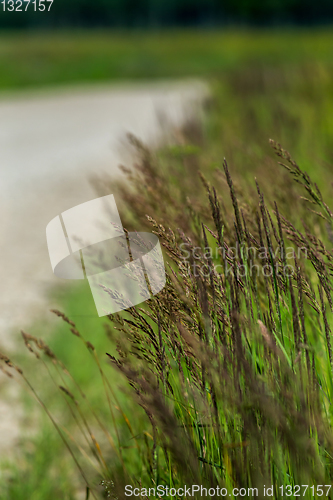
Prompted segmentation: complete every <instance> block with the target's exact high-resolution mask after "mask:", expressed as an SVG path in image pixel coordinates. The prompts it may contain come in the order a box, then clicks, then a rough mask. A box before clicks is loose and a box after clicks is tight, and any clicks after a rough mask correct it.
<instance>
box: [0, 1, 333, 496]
mask: <svg viewBox="0 0 333 500" xmlns="http://www.w3.org/2000/svg"><path fill="white" fill-rule="evenodd" d="M44 7H45V8H44ZM21 9H22V10H21ZM332 25H333V3H332V1H331V0H317V1H315V2H314V1H312V0H302V1H301V0H239V1H237V2H235V1H234V0H94V1H89V0H54V2H53V3H52V5H51V2H47V1H45V2H44V1H43V0H36V1H35V2H28V1H26V2H21V1H17V2H13V1H12V0H4V1H3V2H1V3H0V171H1V174H0V193H1V201H0V208H1V211H0V230H1V243H0V257H1V264H0V266H1V267H0V271H1V284H0V306H1V315H0V327H1V331H0V350H1V349H4V350H6V352H11V353H15V355H16V357H17V360H18V362H19V363H21V366H23V367H24V369H25V371H26V372H27V373H28V374H29V376H31V378H32V380H34V379H35V381H36V380H37V384H38V386H39V388H40V390H41V391H42V393H43V394H44V396H45V399H46V401H48V402H49V404H50V405H52V404H54V408H55V409H56V412H59V413H61V412H62V413H63V415H65V417H64V418H65V419H66V418H67V417H66V415H67V414H66V410H65V409H64V405H63V406H61V404H59V403H54V402H53V400H52V397H51V396H52V394H51V393H52V391H49V386H48V385H47V383H45V385H44V381H42V379H41V378H40V376H39V372H35V371H34V369H33V368H32V367H31V359H30V358H29V360H30V361H29V360H28V359H27V355H26V354H23V353H22V349H21V342H20V341H19V330H20V328H24V329H27V328H28V329H30V330H31V331H32V332H33V333H34V334H36V335H40V336H44V338H46V339H47V340H48V341H49V343H50V345H51V347H52V349H54V351H55V352H56V353H57V355H58V356H59V357H60V358H62V359H64V360H66V363H67V365H68V366H69V367H70V369H71V370H72V373H74V374H75V376H76V378H77V379H78V380H79V382H80V383H81V385H82V387H83V388H84V390H85V392H86V393H87V394H88V395H91V397H92V399H93V401H94V404H95V405H96V406H97V407H98V406H99V404H100V401H101V399H102V398H103V393H102V391H101V389H100V388H97V387H96V379H94V378H93V377H92V375H91V373H92V372H91V371H90V369H92V368H91V366H90V365H89V363H88V364H86V361H85V358H84V356H85V353H84V352H83V351H80V350H79V349H78V348H77V344H76V339H73V338H68V332H67V330H66V328H65V327H64V326H59V323H58V321H57V318H55V317H53V316H52V315H50V314H49V312H48V310H49V309H50V308H52V307H54V306H56V305H59V307H61V308H62V310H63V311H64V312H65V313H66V314H67V315H68V316H69V317H71V318H74V319H75V322H76V324H77V325H78V328H79V329H80V331H81V332H82V334H83V335H84V336H85V337H86V338H87V339H91V340H92V341H94V344H95V347H96V349H97V350H98V351H99V352H100V353H104V352H105V349H106V345H105V340H104V326H103V319H100V318H98V317H96V315H95V311H94V310H93V303H92V300H91V296H90V292H89V290H88V289H87V288H86V287H85V286H84V285H82V286H77V285H76V284H73V283H68V282H66V283H65V282H64V281H62V282H61V283H60V282H59V280H57V279H56V278H55V277H54V276H53V274H52V270H51V268H50V264H49V260H48V253H47V247H46V241H45V227H46V224H47V223H48V222H49V221H50V220H51V219H52V218H53V217H55V216H56V215H58V214H59V213H60V212H62V211H64V210H66V209H68V208H71V207H72V206H75V205H76V204H78V203H82V202H84V201H87V200H88V199H92V198H94V197H96V196H98V195H99V194H109V193H111V192H113V193H114V194H115V195H116V199H117V189H118V188H117V185H118V184H117V183H118V182H122V178H121V177H120V174H119V171H118V168H117V167H118V165H119V163H125V164H126V165H131V164H132V163H133V159H134V158H135V151H133V149H132V146H130V145H129V144H128V143H127V142H126V140H125V137H126V133H128V132H130V133H132V134H134V135H136V136H137V137H138V138H140V139H141V140H143V141H144V142H145V143H147V144H148V145H149V146H150V147H151V148H152V150H153V151H154V152H156V154H157V156H158V155H159V154H161V155H163V154H166V153H165V149H164V148H165V147H166V146H170V144H175V143H176V144H182V145H183V144H184V142H186V140H187V138H188V137H190V142H191V144H192V145H194V146H195V147H197V148H199V149H198V151H199V152H200V158H201V159H200V166H201V169H202V170H204V172H205V173H206V174H207V176H209V173H210V172H211V171H212V168H213V167H214V168H215V167H216V165H220V163H221V159H222V158H223V157H227V158H228V160H229V162H230V164H231V165H233V166H234V168H235V169H238V172H239V174H240V177H241V178H242V180H245V181H247V180H249V182H252V180H253V178H254V176H255V175H262V176H263V177H265V178H266V179H267V180H268V184H270V185H272V186H273V185H274V182H275V177H274V168H275V167H272V159H271V156H272V155H271V153H270V152H269V145H268V140H269V139H270V138H273V139H275V140H277V141H279V142H281V143H282V144H283V146H284V147H285V148H286V149H288V150H291V151H292V153H293V155H294V156H295V157H296V158H297V160H298V161H299V162H300V164H301V165H302V167H303V168H304V169H305V170H307V171H308V172H309V173H310V174H311V175H312V176H313V179H314V181H316V182H317V183H318V185H319V186H320V188H321V189H322V192H323V194H326V195H328V196H331V178H332V162H333V141H332V138H333V59H332V54H333V32H332ZM189 124H190V126H189ZM189 131H190V134H188V132H189ZM157 151H158V153H157ZM168 151H169V150H168ZM191 151H192V150H191ZM160 152H161V153H160ZM169 154H170V151H169V152H168V153H167V155H169ZM172 155H173V156H172V157H173V158H174V157H175V156H177V151H175V150H172ZM158 157H159V156H158ZM167 158H169V156H167ZM198 161H199V160H198ZM162 163H163V162H162ZM182 172H183V171H182V170H181V169H180V170H179V174H177V171H176V173H174V175H175V179H176V182H178V183H179V182H182V183H183V184H184V192H186V184H187V179H186V177H184V175H183V173H182ZM92 177H94V178H95V181H94V183H93V184H92V183H91V178H92ZM97 177H98V178H99V181H96V178H97ZM106 179H108V181H107V182H106ZM250 179H251V181H250ZM96 186H97V188H96ZM279 188H280V189H283V185H281V186H279ZM184 196H185V195H184ZM278 196H279V194H278V193H277V197H278ZM119 206H120V213H121V216H123V217H124V219H125V221H126V217H127V216H126V210H127V209H128V207H126V204H123V205H122V204H121V200H120V199H119ZM128 220H129V221H132V220H133V219H131V218H130V217H129V218H128ZM136 223H137V226H136V228H138V229H140V227H141V226H142V227H145V219H144V217H143V216H142V217H141V219H140V218H138V220H136ZM82 310H84V312H85V314H82ZM15 387H16V386H15V385H14V383H12V384H10V383H9V382H8V379H7V378H6V377H5V376H3V377H1V379H0V396H1V403H0V453H1V463H2V465H1V474H0V499H1V500H2V499H3V500H11V499H15V500H20V499H21V498H22V500H23V498H24V499H25V500H26V499H27V498H28V499H29V500H31V499H35V500H39V499H40V500H45V499H48V498H50V499H52V500H55V499H57V498H59V499H64V498H68V499H72V498H78V497H77V495H81V497H80V496H79V498H84V496H82V495H84V493H83V492H82V487H81V486H80V481H79V480H78V479H77V477H76V476H75V477H76V479H71V478H72V477H74V476H71V474H72V470H73V469H74V467H72V466H71V465H69V464H71V461H70V460H68V457H67V455H66V453H65V452H64V450H63V448H62V447H61V443H60V441H59V439H58V438H57V436H55V434H54V430H53V429H52V427H51V426H50V425H49V423H48V422H47V419H46V418H44V417H43V416H41V414H40V412H39V411H38V409H37V405H35V406H34V405H33V404H32V402H31V398H30V396H29V397H28V396H27V395H26V394H25V393H24V392H23V393H22V391H21V390H19V389H16V388H15ZM119 392H120V393H122V390H119ZM129 411H131V410H129ZM36 422H38V424H39V425H38V426H36ZM36 427H38V429H36ZM50 450H52V453H51V452H50ZM71 467H72V468H71Z"/></svg>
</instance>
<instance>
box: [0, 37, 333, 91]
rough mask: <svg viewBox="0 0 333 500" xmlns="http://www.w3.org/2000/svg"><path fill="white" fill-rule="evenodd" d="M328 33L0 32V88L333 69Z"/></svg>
mask: <svg viewBox="0 0 333 500" xmlns="http://www.w3.org/2000/svg"><path fill="white" fill-rule="evenodd" d="M332 40H333V35H332V33H331V30H329V29H326V30H317V31H308V30H298V31H291V30H290V31H288V30H284V31H282V32H281V31H278V30H277V31H271V32H269V31H256V30H244V31H240V30H236V31H235V30H231V29H230V30H225V31H223V32H210V31H173V32H160V33H145V32H123V33H122V32H120V33H109V32H100V31H96V32H94V31H92V32H91V31H90V32H75V31H74V32H73V33H67V32H63V33H62V32H55V33H48V32H46V33H43V32H40V33H37V34H34V33H29V32H28V33H20V32H17V33H12V34H8V33H3V34H0V89H9V90H10V89H17V88H21V89H22V88H27V87H30V88H36V87H41V86H48V85H57V84H73V83H83V82H84V83H92V82H106V81H117V80H128V79H141V80H147V79H156V78H183V77H185V78H187V77H197V76H200V77H204V78H207V77H214V76H216V77H219V76H220V75H221V74H223V73H224V72H225V71H227V70H229V69H234V68H237V67H240V66H241V65H244V64H246V65H249V64H259V65H276V64H279V65H280V64H286V65H287V66H289V65H293V64H299V63H304V64H310V63H311V62H318V61H320V62H322V63H324V64H331V49H332Z"/></svg>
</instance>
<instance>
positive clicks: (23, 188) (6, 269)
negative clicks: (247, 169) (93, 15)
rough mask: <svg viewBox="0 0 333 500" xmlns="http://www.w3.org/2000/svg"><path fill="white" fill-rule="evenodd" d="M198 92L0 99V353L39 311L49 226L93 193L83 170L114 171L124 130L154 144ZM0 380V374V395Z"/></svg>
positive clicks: (79, 92) (178, 87) (2, 439)
mask: <svg viewBox="0 0 333 500" xmlns="http://www.w3.org/2000/svg"><path fill="white" fill-rule="evenodd" d="M206 96H207V89H206V87H205V86H204V85H203V84H201V83H199V82H183V83H169V84H166V83H164V84H159V85H150V86H140V87H124V86H123V87H122V88H115V87H111V88H110V87H109V88H106V87H103V88H102V87H98V88H93V89H84V88H81V89H70V90H57V91H56V92H51V91H48V92H44V93H42V94H41V93H40V94H21V95H17V94H16V95H12V96H2V97H0V172H1V173H0V235H1V236H0V350H1V349H2V348H4V349H6V350H8V349H9V350H11V348H12V347H13V340H14V339H15V335H16V333H15V332H16V331H18V330H19V329H20V328H25V327H26V326H27V325H28V324H29V323H30V322H31V319H32V318H33V317H34V315H35V314H37V313H38V311H42V310H45V309H46V306H47V304H46V298H45V290H46V289H47V288H48V287H50V286H52V285H53V284H55V280H56V278H55V277H54V275H53V273H52V270H51V266H50V261H49V257H48V251H47V246H46V238H45V228H46V225H47V223H48V222H49V221H50V220H51V219H52V218H54V217H55V216H56V215H58V214H59V213H61V212H63V211H64V210H66V209H69V208H71V207H73V206H75V205H77V204H79V203H83V202H85V201H88V200H89V199H92V198H94V197H95V194H94V192H93V190H92V188H91V186H90V184H89V182H88V176H89V174H91V173H94V174H99V173H102V172H103V171H105V170H108V172H110V171H111V172H114V175H115V177H116V176H119V171H118V164H119V163H120V162H121V161H124V157H123V156H124V150H123V149H122V148H121V147H120V146H121V144H122V140H123V138H124V136H125V134H126V133H127V132H132V133H134V134H135V135H137V136H138V137H139V138H140V139H142V140H143V141H145V142H148V143H149V144H151V145H152V146H154V145H157V143H158V142H159V141H161V140H163V137H164V136H165V133H166V132H167V130H168V129H169V130H170V129H171V128H172V127H175V126H179V125H181V124H182V122H184V120H185V119H186V117H187V115H188V113H191V112H195V113H196V112H197V111H198V109H199V108H200V103H202V101H203V100H204V99H205V97H206ZM161 121H163V122H164V127H161ZM3 384H4V380H3V378H2V377H0V391H1V392H0V397H1V394H2V389H3V387H2V385H3ZM15 397H16V396H15V394H14V395H13V396H12V398H11V402H12V405H13V402H14V401H15ZM14 416H15V415H14V414H13V408H10V407H9V405H8V403H5V402H3V403H1V404H0V453H1V451H4V450H6V449H8V446H10V445H11V444H12V443H13V439H15V438H16V437H17V436H18V419H19V415H18V414H17V415H16V418H14Z"/></svg>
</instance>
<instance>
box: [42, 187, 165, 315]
mask: <svg viewBox="0 0 333 500" xmlns="http://www.w3.org/2000/svg"><path fill="white" fill-rule="evenodd" d="M46 239H47V245H48V250H49V256H50V261H51V266H52V270H53V273H54V274H55V275H56V276H58V277H59V278H64V279H70V280H78V279H79V280H80V279H87V280H88V282H89V285H90V289H91V292H92V295H93V299H94V301H95V305H96V309H97V314H98V315H99V316H100V317H102V316H106V315H108V314H114V313H116V312H119V311H123V310H126V309H128V308H130V307H133V306H135V305H137V304H140V303H142V302H145V301H146V300H148V299H150V298H151V297H152V296H154V295H156V294H158V293H159V292H160V291H161V290H162V289H163V288H164V286H165V281H166V277H165V267H164V260H163V254H162V250H161V246H160V242H159V239H158V237H157V236H156V235H154V234H152V233H137V232H132V233H128V232H126V231H125V230H124V228H123V226H122V223H121V220H120V216H119V213H118V209H117V205H116V202H115V199H114V196H113V195H108V196H103V197H101V198H96V199H95V200H91V201H88V202H86V203H82V204H81V205H77V206H76V207H73V208H71V209H69V210H67V211H65V212H63V213H62V214H61V215H58V216H57V217H55V218H54V219H52V220H51V222H49V224H48V225H47V227H46Z"/></svg>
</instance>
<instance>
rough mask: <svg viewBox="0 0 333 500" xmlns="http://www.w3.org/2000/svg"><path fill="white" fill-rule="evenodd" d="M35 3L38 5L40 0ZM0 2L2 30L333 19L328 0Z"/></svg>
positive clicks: (310, 22)
mask: <svg viewBox="0 0 333 500" xmlns="http://www.w3.org/2000/svg"><path fill="white" fill-rule="evenodd" d="M13 1H14V3H16V2H17V1H19V2H20V0H4V2H6V3H7V7H8V6H9V5H11V6H12V5H13V3H12V2H13ZM36 1H37V8H38V2H39V1H40V0H36ZM43 1H44V0H41V2H42V3H43ZM24 5H26V4H25V2H24V0H23V6H24ZM3 6H4V3H3V2H2V4H1V8H0V26H1V27H2V28H4V27H7V28H20V27H21V28H30V27H38V26H40V27H43V26H45V27H66V26H77V27H81V26H82V27H89V26H92V27H93V26H95V27H96V26H100V27H103V26H104V27H105V26H110V27H120V28H121V27H125V28H130V27H142V28H147V27H152V28H154V27H164V26H165V27H171V26H218V25H222V24H234V23H238V24H239V23H243V24H254V25H274V24H279V25H281V24H305V25H309V24H320V23H327V22H332V21H333V0H54V3H53V6H52V8H51V10H50V12H47V11H45V12H38V11H37V12H34V8H33V6H32V2H31V5H30V6H29V8H28V9H27V12H4V7H3ZM46 6H47V7H46V10H47V8H48V4H47V3H46ZM23 8H24V7H23Z"/></svg>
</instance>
